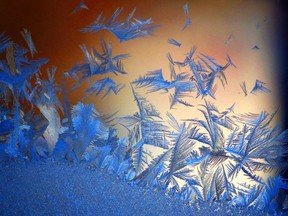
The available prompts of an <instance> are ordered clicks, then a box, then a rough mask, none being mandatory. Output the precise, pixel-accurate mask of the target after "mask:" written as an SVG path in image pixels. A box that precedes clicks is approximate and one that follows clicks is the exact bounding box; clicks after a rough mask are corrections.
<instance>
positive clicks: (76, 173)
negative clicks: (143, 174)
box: [0, 161, 264, 216]
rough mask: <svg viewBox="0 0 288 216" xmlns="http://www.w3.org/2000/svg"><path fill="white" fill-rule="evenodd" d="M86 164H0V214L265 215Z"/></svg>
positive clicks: (49, 162)
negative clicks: (193, 198) (191, 200)
mask: <svg viewBox="0 0 288 216" xmlns="http://www.w3.org/2000/svg"><path fill="white" fill-rule="evenodd" d="M87 167H89V166H87V163H80V164H72V165H68V164H67V163H61V162H51V161H47V162H39V163H31V162H23V161H21V162H13V163H9V164H1V168H0V179H1V184H0V191H1V193H0V209H1V215H207V216H208V215H214V216H216V215H251V216H252V215H258V216H260V215H264V213H262V212H259V211H256V210H254V209H250V210H247V209H239V208H233V207H227V206H226V205H225V206H224V205H221V204H217V203H213V204H200V205H196V206H192V207H189V206H185V205H183V204H182V203H181V202H180V201H179V200H177V199H175V198H169V197H167V196H164V195H163V194H162V192H155V191H152V190H150V189H148V190H147V189H144V188H141V187H137V186H134V187H132V186H130V185H128V184H127V183H125V182H123V181H121V180H120V179H118V178H117V177H115V176H114V175H109V174H107V172H103V171H100V170H98V169H88V168H87Z"/></svg>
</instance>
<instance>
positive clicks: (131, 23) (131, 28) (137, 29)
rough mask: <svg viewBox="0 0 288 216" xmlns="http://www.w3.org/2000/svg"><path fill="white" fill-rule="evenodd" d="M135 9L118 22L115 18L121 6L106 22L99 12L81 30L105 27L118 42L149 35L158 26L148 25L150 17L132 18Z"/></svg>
mask: <svg viewBox="0 0 288 216" xmlns="http://www.w3.org/2000/svg"><path fill="white" fill-rule="evenodd" d="M135 11H136V8H135V9H134V10H133V11H132V12H131V13H130V14H129V16H128V17H127V18H126V20H123V21H121V22H119V21H116V20H117V18H118V16H119V15H120V13H121V12H122V8H117V9H116V10H115V12H114V13H113V15H112V16H111V18H110V19H109V20H108V21H107V22H106V24H105V17H103V18H102V14H100V15H99V16H98V17H97V19H96V20H95V22H94V23H93V24H91V25H90V26H88V27H86V28H84V29H83V30H82V31H83V32H93V33H96V32H98V31H101V30H103V29H107V30H109V31H110V32H112V33H113V34H114V35H115V36H116V37H117V38H118V39H119V40H120V42H124V41H128V40H132V39H135V38H139V37H146V36H148V35H151V34H152V33H153V31H154V30H155V28H157V27H158V26H156V25H150V24H152V23H153V22H152V19H151V18H150V19H147V20H143V19H138V18H134V13H135Z"/></svg>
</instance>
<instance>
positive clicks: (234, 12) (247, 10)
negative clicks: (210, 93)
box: [0, 0, 288, 127]
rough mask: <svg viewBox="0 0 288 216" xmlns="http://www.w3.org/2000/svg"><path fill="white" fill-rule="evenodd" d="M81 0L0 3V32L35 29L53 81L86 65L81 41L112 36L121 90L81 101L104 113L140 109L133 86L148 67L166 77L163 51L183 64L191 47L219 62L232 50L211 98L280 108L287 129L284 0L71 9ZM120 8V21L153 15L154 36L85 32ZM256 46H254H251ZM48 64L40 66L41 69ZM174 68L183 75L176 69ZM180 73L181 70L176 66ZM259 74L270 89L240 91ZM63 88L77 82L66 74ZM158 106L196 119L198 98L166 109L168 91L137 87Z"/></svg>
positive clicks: (95, 44) (110, 1)
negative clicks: (126, 38)
mask: <svg viewBox="0 0 288 216" xmlns="http://www.w3.org/2000/svg"><path fill="white" fill-rule="evenodd" d="M79 2H80V0H62V1H59V0H45V1H44V0H43V1H37V0H1V1H0V10H1V13H0V19H1V22H0V30H1V32H6V34H7V35H9V36H10V37H12V39H14V40H15V41H16V42H17V43H19V44H21V45H24V46H26V45H25V41H24V39H23V38H22V36H21V34H20V32H21V31H23V29H24V28H26V29H28V30H30V31H31V33H32V39H33V41H34V44H35V46H36V49H37V51H38V53H37V55H36V57H45V58H48V59H49V63H48V64H47V65H46V67H51V66H56V67H57V81H58V83H59V84H60V83H61V75H62V73H64V72H67V71H69V70H70V69H71V68H72V67H73V66H74V65H75V64H77V63H79V62H85V58H84V55H83V53H82V51H81V49H80V48H79V45H82V44H85V45H86V46H87V48H88V49H89V50H90V49H91V48H96V49H97V50H99V51H100V52H101V39H102V38H104V39H105V40H106V41H107V42H108V41H110V42H111V44H112V48H113V54H114V55H118V54H123V53H128V54H129V55H130V57H129V58H127V59H125V60H123V64H124V70H125V71H126V72H127V74H126V75H119V76H118V77H116V76H113V74H112V75H111V78H112V79H113V80H115V81H116V82H118V83H120V82H121V83H123V84H125V85H126V87H125V88H124V89H122V91H120V92H119V93H118V95H113V94H110V95H108V96H107V97H105V98H103V97H102V95H100V96H97V97H96V96H91V97H89V98H87V99H85V101H84V102H85V103H93V104H95V107H96V109H97V110H98V111H99V112H100V113H103V114H106V113H109V112H116V111H118V114H117V116H119V117H120V116H125V115H129V114H133V113H134V112H136V111H137V106H136V103H135V102H134V99H133V95H132V91H131V87H130V83H131V82H133V81H134V80H135V79H136V78H138V77H139V76H140V75H144V74H146V73H147V72H148V71H153V70H156V69H160V68H161V69H162V70H163V73H164V76H165V78H166V79H169V77H170V71H169V62H168V60H167V58H166V54H167V53H168V52H170V53H171V55H172V57H173V59H174V60H178V61H183V60H184V58H185V54H186V53H188V52H189V51H190V49H191V48H192V47H193V46H197V47H198V49H197V52H198V53H200V52H201V53H205V54H206V55H208V56H210V57H213V58H215V59H216V62H217V63H219V64H221V65H225V64H226V60H225V58H226V55H227V54H229V56H230V57H231V59H232V61H233V62H234V64H235V65H236V66H237V69H236V68H233V67H229V68H228V69H227V70H226V71H225V74H226V77H227V81H228V85H227V86H226V87H225V89H224V88H223V87H222V85H221V82H220V81H219V80H218V81H217V84H218V90H217V92H216V100H213V99H212V98H208V97H207V100H209V101H212V102H214V103H215V104H216V105H217V106H218V108H219V110H220V111H224V110H225V109H226V108H228V107H230V106H231V105H232V104H233V103H235V104H236V106H235V112H236V113H246V112H250V113H260V112H261V111H264V110H265V111H267V112H269V113H272V112H274V111H275V110H276V109H277V108H280V109H279V113H278V115H277V118H276V121H277V122H278V121H282V122H283V123H284V125H286V127H287V122H286V119H287V112H286V111H285V109H286V107H287V106H286V105H287V102H286V92H287V91H286V90H287V85H286V80H287V75H286V73H285V71H286V68H287V65H288V63H287V59H286V56H288V54H287V49H286V48H287V42H286V38H287V30H286V28H284V23H285V21H284V20H285V18H286V16H287V15H286V13H285V8H286V7H285V5H284V3H283V1H277V0H261V1H260V0H233V1H231V0H230V1H229V0H218V1H214V0H189V1H188V0H158V1H154V0H142V1H139V0H138V1H137V0H118V1H115V0H105V1H99V0H87V1H85V2H84V4H85V5H87V7H88V8H89V10H85V9H84V10H80V11H78V12H77V13H72V12H73V10H74V9H75V7H77V5H78V4H79ZM185 3H188V7H189V12H190V17H191V21H192V24H191V26H189V27H188V28H187V29H185V30H184V31H183V30H182V29H183V26H184V24H185V21H186V16H185V14H184V12H183V5H184V4H185ZM117 7H123V11H122V13H121V14H120V17H119V20H121V19H125V18H126V17H127V16H128V14H129V13H130V12H131V11H132V10H133V8H135V7H136V8H137V10H136V13H135V17H136V18H143V19H148V18H152V19H153V22H154V24H156V25H160V27H159V28H157V29H156V30H155V32H154V35H153V36H148V37H145V38H137V39H135V40H130V41H126V42H122V43H120V42H119V40H118V39H117V38H116V37H115V35H113V34H112V33H111V32H108V31H106V30H104V31H100V32H98V33H95V34H92V33H82V32H80V30H81V29H83V28H84V27H87V26H88V25H90V24H91V23H93V22H94V20H95V19H96V18H97V16H98V15H99V14H100V13H101V12H102V13H103V15H104V16H106V17H107V19H109V18H110V17H111V15H112V13H113V12H114V11H115V9H116V8H117ZM168 38H174V39H175V40H177V41H179V42H180V43H182V45H181V47H176V46H172V45H171V44H168V43H167V40H168ZM255 46H256V47H258V48H259V49H253V47H254V48H255ZM46 67H43V69H42V70H43V71H44V70H45V68H46ZM176 72H178V73H179V72H180V71H179V70H177V69H176ZM181 72H185V71H181ZM186 72H188V71H186ZM256 79H258V80H261V81H263V82H265V83H266V84H267V85H266V87H268V88H269V89H271V90H272V93H268V94H263V93H262V94H261V93H259V94H258V95H253V94H248V95H247V96H245V95H244V93H243V92H242V90H241V88H240V84H241V83H242V82H243V81H245V82H246V86H247V90H248V92H250V91H251V89H252V88H253V86H254V84H255V81H256ZM67 82H68V86H69V87H72V86H73V84H75V81H74V80H73V79H68V80H67ZM86 88H88V83H87V82H84V83H82V85H81V86H80V88H78V89H77V90H75V91H73V92H72V93H71V94H69V98H70V100H71V103H72V104H76V103H77V102H78V101H79V100H80V99H81V98H83V96H84V90H85V89H86ZM136 91H137V92H139V93H141V94H142V95H145V97H146V98H147V99H148V100H149V101H150V102H151V103H152V104H153V105H154V106H156V108H157V109H158V110H160V111H161V113H163V115H165V113H166V112H167V111H171V113H172V114H173V115H175V116H176V117H177V118H178V119H183V118H185V119H187V118H194V117H197V116H198V117H199V111H198V110H197V109H198V108H199V107H198V106H197V105H198V104H202V103H203V100H201V98H197V99H195V98H193V97H191V98H188V99H187V101H189V102H190V103H192V104H193V105H195V107H192V108H190V107H185V106H183V105H177V106H176V107H175V109H173V110H169V107H170V105H169V95H168V94H165V95H163V94H160V93H159V92H155V93H151V94H146V90H145V89H136Z"/></svg>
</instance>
